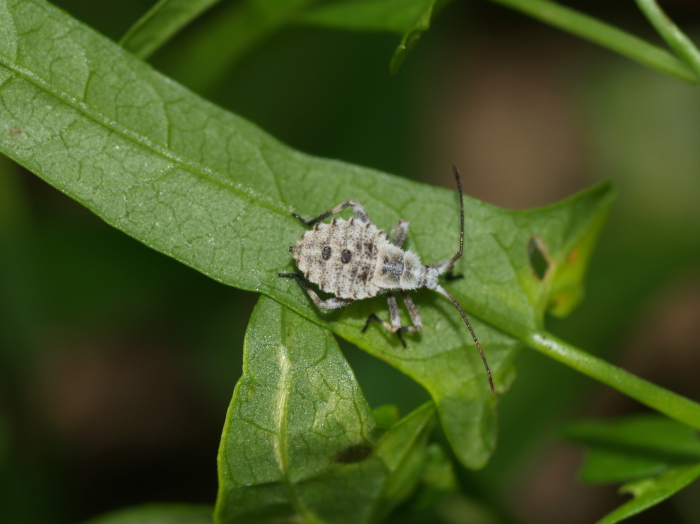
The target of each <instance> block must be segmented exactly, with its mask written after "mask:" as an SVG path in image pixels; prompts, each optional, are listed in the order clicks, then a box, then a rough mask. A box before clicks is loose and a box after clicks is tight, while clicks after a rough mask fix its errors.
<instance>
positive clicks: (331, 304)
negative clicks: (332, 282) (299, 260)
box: [277, 273, 352, 309]
mask: <svg viewBox="0 0 700 524" xmlns="http://www.w3.org/2000/svg"><path fill="white" fill-rule="evenodd" d="M277 276H278V277H287V278H296V279H297V281H298V282H299V284H300V285H301V287H302V288H304V291H306V292H307V293H308V295H309V296H310V297H311V300H313V301H314V304H316V307H318V308H320V309H338V308H341V307H345V306H347V305H348V304H350V303H351V302H352V300H350V299H349V298H339V297H332V298H329V299H328V300H321V298H319V296H318V295H317V294H316V292H315V291H314V290H313V289H311V288H310V287H309V284H307V283H306V280H304V277H303V276H301V275H299V274H298V273H277Z"/></svg>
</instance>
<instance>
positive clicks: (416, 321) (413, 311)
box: [399, 291, 423, 333]
mask: <svg viewBox="0 0 700 524" xmlns="http://www.w3.org/2000/svg"><path fill="white" fill-rule="evenodd" d="M401 295H402V296H403V301H404V304H406V309H408V314H409V315H411V322H413V325H412V326H403V327H402V328H401V329H400V330H399V333H411V332H413V331H420V330H421V329H423V320H421V318H420V313H419V312H418V308H417V307H416V305H415V304H414V303H413V300H411V297H410V296H409V294H408V293H407V292H406V291H401Z"/></svg>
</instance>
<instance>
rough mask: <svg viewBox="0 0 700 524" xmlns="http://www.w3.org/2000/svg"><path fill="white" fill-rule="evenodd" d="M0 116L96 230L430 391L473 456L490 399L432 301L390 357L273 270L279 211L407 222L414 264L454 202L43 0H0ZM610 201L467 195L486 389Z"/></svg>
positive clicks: (469, 276)
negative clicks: (309, 135) (536, 204)
mask: <svg viewBox="0 0 700 524" xmlns="http://www.w3.org/2000/svg"><path fill="white" fill-rule="evenodd" d="M48 42H51V45H48V44H47V43H48ZM0 122H2V126H3V130H2V132H0V150H2V151H3V152H5V153H6V154H7V155H8V156H10V157H12V158H14V159H15V160H16V161H17V162H19V163H20V164H22V165H24V166H25V167H27V168H28V169H30V170H32V171H33V172H35V173H36V174H37V175H39V176H40V177H42V178H43V179H44V180H46V181H47V182H49V183H50V184H52V185H54V186H55V187H57V188H58V189H60V190H61V191H63V192H64V193H66V194H67V195H69V196H71V197H72V198H74V199H75V200H77V201H78V202H81V203H82V204H83V205H85V206H86V207H88V208H89V209H91V210H92V211H94V212H95V213H96V214H97V215H99V216H100V217H102V218H103V219H104V220H105V221H106V222H108V223H109V224H112V225H113V226H115V227H117V228H118V229H120V230H122V231H124V232H125V233H127V234H129V235H131V236H132V237H134V238H136V239H138V240H139V241H141V242H143V243H144V244H146V245H148V246H150V247H152V248H153V249H156V250H158V251H160V252H162V253H165V254H167V255H169V256H171V257H173V258H175V259H177V260H179V261H181V262H182V263H184V264H187V265H189V266H191V267H193V268H195V269H197V270H199V271H201V272H202V273H204V274H206V275H208V276H210V277H211V278H214V279H216V280H218V281H220V282H223V283H225V284H227V285H231V286H235V287H239V288H242V289H247V290H252V291H257V292H260V293H263V294H266V295H268V296H270V297H273V298H274V299H275V300H277V301H278V302H280V303H282V304H285V305H287V306H288V307H290V308H291V309H293V310H294V311H296V312H297V313H299V314H300V315H302V316H303V317H306V318H307V319H309V320H311V321H313V322H315V323H317V324H319V325H322V326H324V327H327V328H329V329H331V330H332V331H334V332H335V333H338V334H340V335H341V336H343V337H344V338H346V339H348V340H350V341H352V342H354V343H355V344H357V345H358V346H360V347H361V348H363V349H365V350H367V351H369V352H370V353H372V354H373V355H376V356H377V357H379V358H381V359H383V360H385V361H387V362H389V363H390V364H391V365H393V366H395V367H397V368H399V369H400V370H402V371H403V372H405V373H407V374H408V375H409V376H411V377H413V378H414V379H415V380H417V381H418V382H419V383H420V384H422V385H423V386H424V387H425V388H426V389H427V390H428V391H429V392H430V393H431V395H432V397H433V399H434V401H435V403H436V406H437V409H438V413H439V415H440V420H441V423H442V425H443V426H444V428H445V433H446V435H447V437H448V439H449V440H450V443H451V444H452V446H453V448H454V451H455V453H456V454H457V456H458V457H459V458H460V460H461V461H462V462H463V463H464V464H466V465H468V466H470V467H480V466H483V465H484V464H485V463H486V461H487V460H488V457H489V455H490V453H491V452H492V451H493V449H494V445H495V438H496V421H495V413H494V409H495V401H494V399H493V398H492V397H491V396H490V394H489V391H488V386H487V382H486V377H485V374H484V370H483V366H482V363H481V361H480V359H479V356H478V353H477V351H476V350H475V348H474V346H473V344H472V342H471V339H470V337H469V335H468V332H467V331H466V329H465V326H464V324H463V322H462V320H461V318H460V317H459V314H458V313H457V312H456V311H455V310H454V309H453V308H452V306H451V304H450V303H449V302H448V301H446V300H445V299H443V298H442V297H439V296H437V295H436V294H434V293H429V292H427V291H425V292H420V293H416V294H415V301H416V304H417V307H418V309H419V310H420V312H421V315H422V318H423V323H424V326H425V328H424V329H423V331H422V332H421V333H418V334H411V335H408V336H407V337H406V338H407V340H408V348H407V349H404V348H403V347H402V346H401V345H400V343H399V342H398V340H397V338H396V337H395V336H392V335H391V334H390V333H388V332H386V331H384V330H382V329H381V327H380V326H378V325H372V326H371V327H370V329H368V330H367V332H366V333H365V334H362V333H361V328H362V326H363V325H364V323H365V319H366V318H367V316H368V315H369V314H370V313H372V312H375V311H376V312H378V313H379V314H380V315H383V316H385V317H386V313H385V311H386V303H385V301H384V300H383V299H382V298H381V297H378V298H376V299H371V300H365V301H361V302H358V303H355V304H353V305H352V306H350V307H347V308H345V309H343V310H339V311H334V312H322V311H319V310H318V309H317V308H316V307H315V306H314V305H313V304H312V303H311V301H310V300H309V298H308V296H307V295H306V294H305V293H304V292H303V291H302V290H301V289H300V287H299V286H298V284H297V283H296V282H294V281H293V280H290V279H282V278H279V277H278V276H277V274H278V273H279V272H289V271H292V270H293V269H294V266H293V260H292V258H291V257H290V255H289V252H288V247H289V246H290V245H292V244H293V243H294V242H295V241H296V240H297V239H298V238H299V237H300V236H301V234H302V233H303V231H304V230H305V228H304V227H303V226H302V224H300V223H299V221H297V220H296V219H294V218H293V217H292V216H291V212H292V211H297V212H299V213H301V214H302V215H303V216H306V217H311V216H315V215H317V214H319V213H320V212H322V211H324V210H326V209H329V208H331V207H332V206H334V205H336V204H337V203H338V202H341V201H343V200H345V199H347V198H354V199H357V200H359V201H361V202H362V203H363V204H364V205H365V207H366V208H367V210H368V212H369V213H370V216H371V217H372V219H373V221H374V222H375V223H376V224H378V225H379V226H380V227H386V228H390V227H391V226H392V225H393V224H395V223H396V222H397V221H398V220H399V219H400V218H404V219H409V220H412V225H411V231H410V233H409V238H408V241H407V248H409V249H412V250H414V251H416V252H417V253H419V254H421V255H422V256H423V259H424V262H425V263H431V262H436V261H439V260H444V259H447V258H449V257H451V256H452V255H453V254H454V252H455V251H456V249H457V244H458V236H459V205H458V199H457V195H455V193H454V192H453V191H447V190H445V189H440V188H435V187H430V186H426V185H422V184H417V183H414V182H410V181H407V180H403V179H400V178H397V177H392V176H389V175H385V174H383V173H379V172H377V171H373V170H370V169H365V168H360V167H357V166H352V165H349V164H344V163H341V162H336V161H331V160H326V159H320V158H314V157H311V156H307V155H303V154H301V153H299V152H297V151H294V150H292V149H290V148H288V147H286V146H285V145H283V144H280V143H279V142H277V141H276V140H274V139H273V138H272V137H270V136H269V135H267V134H265V133H264V132H262V131H261V130H260V129H258V128H256V127H255V126H254V125H252V124H250V123H249V122H247V121H245V120H243V119H241V118H239V117H237V116H236V115H233V114H231V113H228V112H226V111H224V110H222V109H221V108H218V107H216V106H214V105H212V104H210V103H209V102H207V101H205V100H203V99H201V98H199V97H198V96H196V95H194V94H192V93H191V92H189V91H187V90H186V89H184V88H183V87H181V86H179V85H178V84H176V83H174V82H173V81H172V80H170V79H168V78H165V77H163V76H162V75H160V74H158V73H157V72H156V71H154V70H153V69H151V68H150V67H149V66H148V65H147V64H144V63H143V62H141V61H140V60H138V59H137V58H135V57H134V56H133V55H131V54H129V53H127V52H126V51H124V50H123V49H122V48H120V47H119V46H117V45H116V44H114V43H113V42H111V41H109V40H107V39H105V38H104V37H102V36H100V35H98V34H97V33H95V32H93V31H92V30H90V29H89V28H86V27H85V26H83V25H82V24H80V23H78V22H76V21H75V20H73V19H72V18H70V17H69V16H67V15H66V14H65V13H63V12H61V11H59V10H57V9H55V8H53V7H51V6H49V5H48V4H46V3H45V2H43V1H41V0H13V1H12V2H7V1H3V2H0ZM445 169H446V170H447V169H449V168H448V167H447V166H445ZM612 196H613V195H612V191H611V189H610V187H609V186H608V185H605V184H604V185H601V186H597V187H595V188H593V189H590V190H588V191H585V192H583V193H581V194H579V195H576V196H574V197H572V198H569V199H567V200H565V201H563V202H560V203H558V204H555V205H552V206H548V207H545V208H541V209H536V210H530V211H509V210H504V209H499V208H496V207H494V206H490V205H487V204H484V203H482V202H479V201H476V200H474V199H471V198H466V199H465V209H466V222H467V232H466V243H465V246H466V251H465V256H464V257H463V258H462V259H461V260H460V261H459V262H458V263H457V265H456V271H457V273H461V274H463V276H464V278H463V279H460V280H455V281H452V282H448V283H446V284H445V286H446V288H447V289H448V290H449V292H450V293H452V294H453V295H454V296H455V298H456V299H457V300H459V302H460V303H461V304H462V305H463V306H464V308H465V310H466V311H467V312H468V313H469V314H470V316H471V320H472V321H473V325H474V329H475V330H476V333H477V335H478V336H479V337H480V339H481V342H482V345H483V346H484V349H485V352H486V355H487V358H488V359H489V362H490V364H491V366H492V371H493V372H494V376H495V380H496V385H497V388H498V389H499V390H500V391H504V390H505V389H507V387H508V385H509V383H510V381H511V380H512V379H513V377H514V372H513V368H512V363H513V360H514V358H515V356H516V354H517V352H518V350H519V349H520V348H521V347H522V341H528V343H533V342H532V341H533V340H534V339H533V333H537V332H539V331H538V330H539V329H540V328H541V326H542V322H543V316H544V312H545V310H547V309H551V308H556V307H557V304H561V303H563V304H565V306H564V307H563V309H564V310H566V309H568V308H569V307H570V306H571V305H572V304H573V303H574V302H575V299H576V298H577V297H578V296H580V289H581V285H582V283H581V280H580V279H581V277H582V275H583V273H584V270H585V268H586V266H587V263H588V257H589V255H590V246H591V245H592V243H593V240H594V238H595V236H596V235H597V232H598V230H599V228H600V224H601V223H602V221H603V219H604V217H605V215H606V213H607V210H608V208H609V206H610V203H611V201H612ZM533 238H537V239H538V245H540V246H541V249H542V251H543V253H546V257H547V260H548V263H549V266H548V271H547V272H546V273H545V276H544V278H540V277H539V276H538V275H537V273H536V272H535V271H534V270H533V268H532V266H531V262H530V254H529V248H530V246H531V243H532V239H533ZM567 304H568V305H567Z"/></svg>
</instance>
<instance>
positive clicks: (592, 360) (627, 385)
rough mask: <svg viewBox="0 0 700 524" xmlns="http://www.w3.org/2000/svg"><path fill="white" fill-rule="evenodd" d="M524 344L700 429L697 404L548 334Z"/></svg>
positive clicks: (532, 338)
mask: <svg viewBox="0 0 700 524" xmlns="http://www.w3.org/2000/svg"><path fill="white" fill-rule="evenodd" d="M526 342H527V344H528V345H529V346H530V347H532V348H533V349H536V350H537V351H539V352H541V353H544V354H545V355H547V356H548V357H551V358H553V359H554V360H558V361H559V362H561V363H563V364H565V365H567V366H569V367H571V368H573V369H575V370H577V371H579V372H581V373H583V374H584V375H588V376H589V377H591V378H594V379H596V380H598V381H600V382H602V383H603V384H607V385H608V386H610V387H612V388H614V389H616V390H618V391H620V392H621V393H624V394H625V395H627V396H629V397H631V398H633V399H635V400H637V401H638V402H641V403H642V404H645V405H646V406H649V407H650V408H653V409H655V410H657V411H658V412H660V413H663V414H665V415H667V416H669V417H671V418H673V419H675V420H678V421H680V422H683V423H684V424H687V425H689V426H691V427H693V428H695V429H700V404H698V403H696V402H693V401H692V400H689V399H687V398H685V397H683V396H681V395H678V394H676V393H673V392H672V391H669V390H667V389H664V388H662V387H660V386H657V385H656V384H652V383H651V382H648V381H646V380H644V379H642V378H639V377H638V376H636V375H633V374H632V373H629V372H628V371H625V370H624V369H621V368H618V367H617V366H613V365H612V364H610V363H609V362H606V361H604V360H602V359H599V358H597V357H594V356H593V355H590V354H588V353H586V352H585V351H581V350H580V349H578V348H575V347H574V346H572V345H570V344H567V343H566V342H564V341H563V340H560V339H558V338H556V337H555V336H553V335H550V334H549V333H546V332H539V333H532V334H530V335H529V337H528V338H527V340H526Z"/></svg>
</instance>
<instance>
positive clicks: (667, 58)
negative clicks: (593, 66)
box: [491, 0, 698, 83]
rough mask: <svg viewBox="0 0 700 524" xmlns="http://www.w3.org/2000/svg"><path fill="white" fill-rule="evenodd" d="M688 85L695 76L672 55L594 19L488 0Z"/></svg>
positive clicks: (542, 4)
mask: <svg viewBox="0 0 700 524" xmlns="http://www.w3.org/2000/svg"><path fill="white" fill-rule="evenodd" d="M491 1H492V2H495V3H497V4H501V5H504V6H507V7H510V8H511V9H515V10H516V11H520V12H522V13H525V14H526V15H529V16H531V17H533V18H535V19H537V20H539V21H541V22H544V23H546V24H549V25H552V26H554V27H558V28H559V29H563V30H564V31H568V32H569V33H572V34H574V35H578V36H580V37H582V38H585V39H587V40H590V41H591V42H595V43H596V44H599V45H601V46H603V47H607V48H608V49H611V50H613V51H616V52H617V53H620V54H621V55H623V56H626V57H628V58H631V59H632V60H636V61H637V62H639V63H641V64H644V65H646V66H647V67H650V68H652V69H656V70H657V71H661V72H662V73H667V74H670V75H673V76H675V77H677V78H680V79H681V80H685V81H686V82H690V83H698V76H697V75H696V74H695V73H694V72H693V71H692V70H691V69H690V68H689V67H688V66H687V65H686V64H684V63H683V62H681V61H680V60H678V59H677V58H676V57H675V56H673V55H672V54H670V53H668V52H666V51H664V50H663V49H660V48H658V47H656V46H654V45H652V44H650V43H648V42H646V41H644V40H642V39H641V38H637V37H636V36H633V35H630V34H629V33H625V32H624V31H622V30H620V29H618V28H616V27H614V26H611V25H608V24H606V23H604V22H601V21H600V20H596V19H595V18H593V17H590V16H588V15H585V14H583V13H579V12H578V11H575V10H573V9H570V8H568V7H564V6H562V5H559V4H556V3H554V2H549V1H547V0H491Z"/></svg>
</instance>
